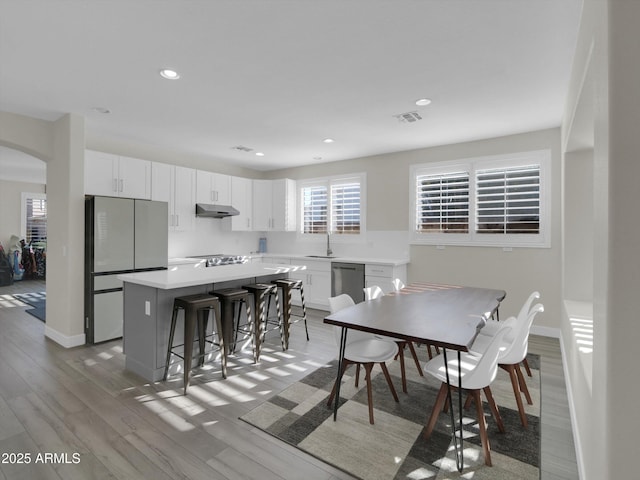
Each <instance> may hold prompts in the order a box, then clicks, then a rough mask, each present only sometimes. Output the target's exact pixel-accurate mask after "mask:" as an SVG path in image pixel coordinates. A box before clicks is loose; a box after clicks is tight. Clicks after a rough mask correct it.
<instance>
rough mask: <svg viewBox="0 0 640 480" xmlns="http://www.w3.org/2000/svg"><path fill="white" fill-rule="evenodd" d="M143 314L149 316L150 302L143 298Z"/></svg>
mask: <svg viewBox="0 0 640 480" xmlns="http://www.w3.org/2000/svg"><path fill="white" fill-rule="evenodd" d="M144 314H145V315H147V316H151V302H150V301H149V300H145V302H144Z"/></svg>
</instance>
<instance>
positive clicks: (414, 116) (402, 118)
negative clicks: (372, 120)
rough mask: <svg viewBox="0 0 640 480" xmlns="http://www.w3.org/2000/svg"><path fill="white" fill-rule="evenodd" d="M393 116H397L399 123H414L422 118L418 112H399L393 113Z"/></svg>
mask: <svg viewBox="0 0 640 480" xmlns="http://www.w3.org/2000/svg"><path fill="white" fill-rule="evenodd" d="M394 117H395V118H397V119H398V121H399V122H400V123H414V122H417V121H418V120H422V117H421V116H420V114H419V113H418V112H407V113H401V114H399V115H394Z"/></svg>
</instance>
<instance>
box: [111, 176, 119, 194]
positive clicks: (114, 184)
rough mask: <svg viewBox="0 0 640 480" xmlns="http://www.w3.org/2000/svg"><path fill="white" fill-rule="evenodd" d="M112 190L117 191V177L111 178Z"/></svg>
mask: <svg viewBox="0 0 640 480" xmlns="http://www.w3.org/2000/svg"><path fill="white" fill-rule="evenodd" d="M112 190H113V191H114V192H117V191H118V179H117V178H114V179H113V188H112Z"/></svg>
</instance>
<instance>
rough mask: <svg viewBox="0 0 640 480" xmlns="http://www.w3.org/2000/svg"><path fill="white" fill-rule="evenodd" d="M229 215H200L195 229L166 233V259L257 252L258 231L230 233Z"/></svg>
mask: <svg viewBox="0 0 640 480" xmlns="http://www.w3.org/2000/svg"><path fill="white" fill-rule="evenodd" d="M230 222H231V219H230V218H200V217H197V218H196V220H195V229H194V230H192V231H188V232H171V231H170V232H169V258H175V257H189V256H193V255H210V254H214V253H227V254H233V255H246V254H249V253H251V252H256V251H258V239H259V238H260V236H263V235H261V234H260V232H233V231H231V225H230Z"/></svg>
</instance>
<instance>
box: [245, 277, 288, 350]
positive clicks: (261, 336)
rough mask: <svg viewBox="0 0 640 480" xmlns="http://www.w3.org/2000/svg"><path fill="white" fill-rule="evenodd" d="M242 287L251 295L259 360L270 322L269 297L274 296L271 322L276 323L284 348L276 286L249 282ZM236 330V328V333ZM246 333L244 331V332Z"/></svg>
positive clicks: (254, 333)
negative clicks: (274, 302) (273, 312)
mask: <svg viewBox="0 0 640 480" xmlns="http://www.w3.org/2000/svg"><path fill="white" fill-rule="evenodd" d="M242 288H244V289H245V290H248V291H249V293H250V294H251V295H252V296H253V305H254V308H253V311H254V317H255V320H254V321H255V329H254V331H253V335H254V342H255V347H256V358H257V360H260V351H261V349H262V344H263V343H264V340H265V337H266V335H267V331H268V330H269V325H270V324H271V321H270V318H269V310H270V306H271V297H272V296H275V297H276V311H277V317H276V321H275V322H273V324H275V325H277V328H278V330H280V341H281V343H282V349H283V350H284V349H285V348H284V345H285V341H284V330H283V328H282V316H281V313H280V301H279V300H278V286H277V285H275V284H271V283H251V284H249V285H243V286H242ZM237 331H238V330H236V333H237ZM245 333H246V332H245Z"/></svg>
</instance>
